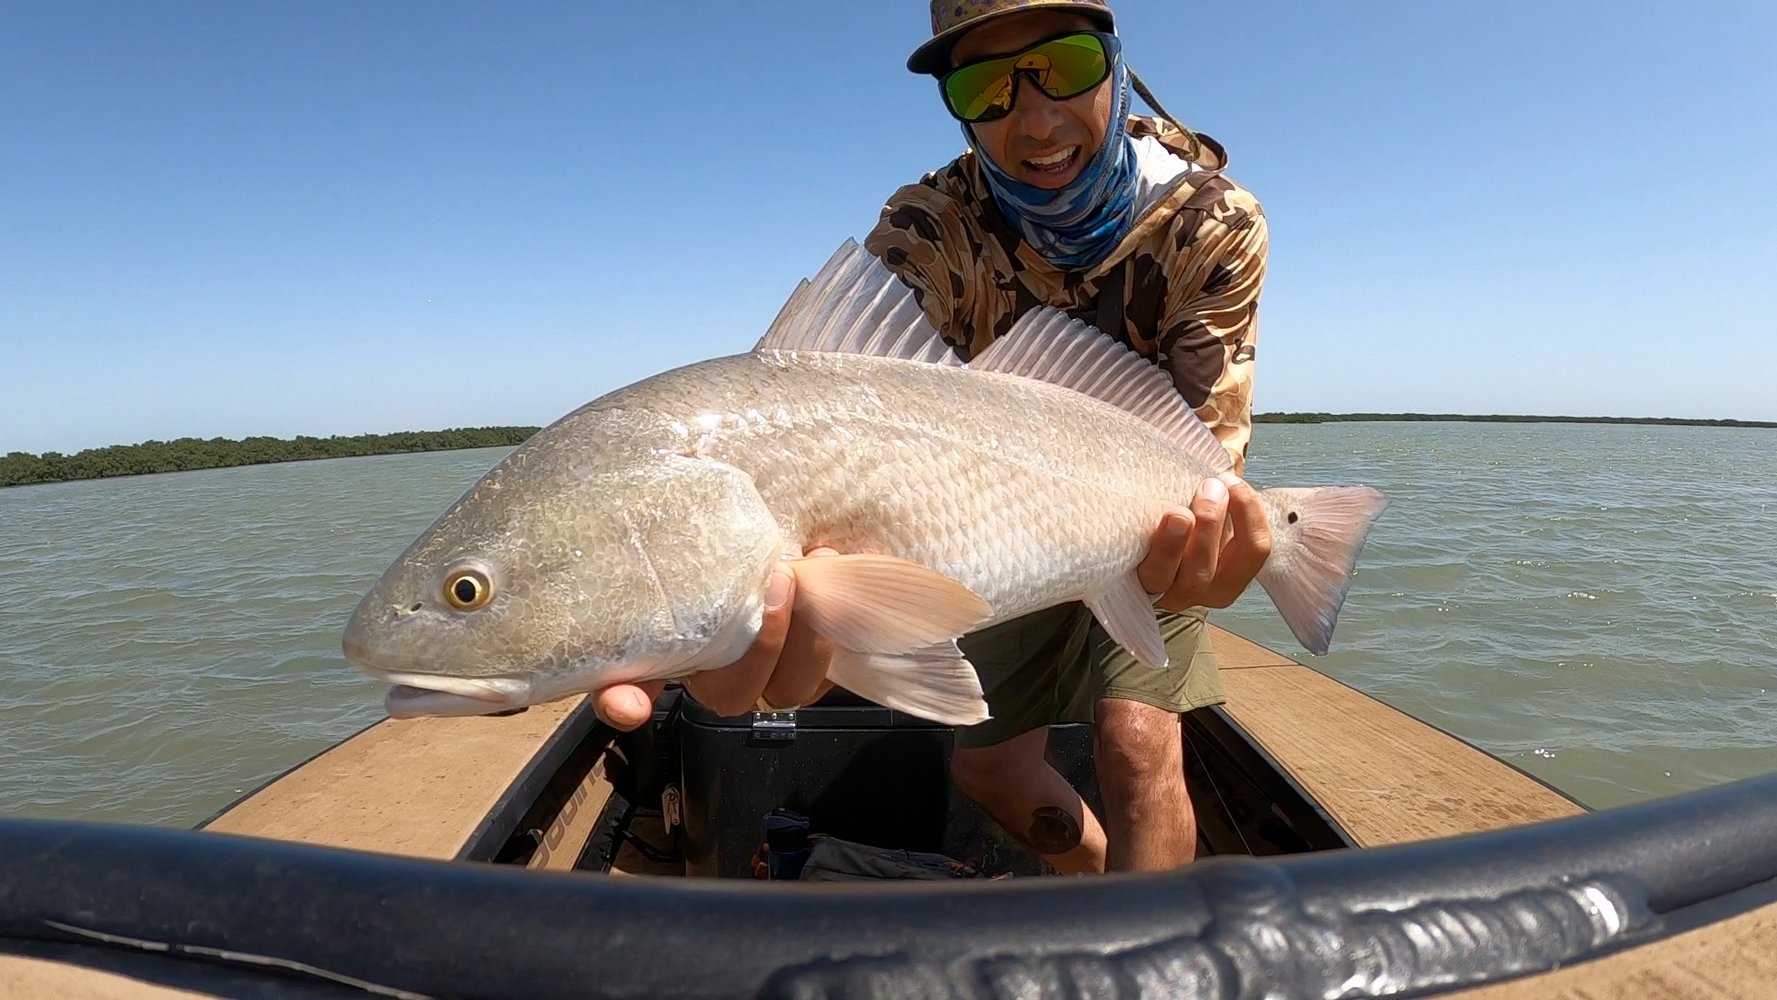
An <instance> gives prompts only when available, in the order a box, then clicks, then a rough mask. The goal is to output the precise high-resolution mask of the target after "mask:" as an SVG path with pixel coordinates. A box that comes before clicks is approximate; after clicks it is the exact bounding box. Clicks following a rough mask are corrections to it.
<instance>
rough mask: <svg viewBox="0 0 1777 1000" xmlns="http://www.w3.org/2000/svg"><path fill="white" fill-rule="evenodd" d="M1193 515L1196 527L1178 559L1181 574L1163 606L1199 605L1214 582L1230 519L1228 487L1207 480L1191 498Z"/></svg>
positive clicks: (1213, 480) (1169, 588)
mask: <svg viewBox="0 0 1777 1000" xmlns="http://www.w3.org/2000/svg"><path fill="white" fill-rule="evenodd" d="M1191 515H1192V517H1193V519H1194V520H1195V522H1196V523H1195V524H1194V525H1193V526H1192V528H1191V537H1190V538H1188V539H1186V540H1185V551H1184V553H1183V554H1182V555H1181V556H1180V557H1179V566H1178V573H1177V574H1176V575H1175V576H1174V577H1173V579H1172V586H1170V587H1168V588H1167V590H1166V596H1165V597H1163V598H1161V603H1162V604H1163V605H1165V606H1166V607H1169V608H1177V607H1181V606H1182V607H1189V606H1191V605H1194V604H1200V603H1202V601H1203V598H1204V595H1205V594H1206V593H1207V592H1208V590H1209V587H1210V584H1211V583H1213V582H1214V581H1215V578H1216V567H1217V565H1218V564H1219V562H1220V555H1221V549H1222V530H1223V527H1224V525H1225V524H1226V522H1227V518H1228V484H1227V483H1224V482H1222V481H1221V480H1220V479H1206V480H1204V481H1203V485H1202V486H1199V487H1198V488H1197V495H1196V496H1195V497H1193V498H1192V499H1191Z"/></svg>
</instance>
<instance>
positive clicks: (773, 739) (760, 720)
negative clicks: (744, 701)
mask: <svg viewBox="0 0 1777 1000" xmlns="http://www.w3.org/2000/svg"><path fill="white" fill-rule="evenodd" d="M752 738H753V741H754V742H756V743H794V742H795V741H796V710H795V709H793V708H792V709H789V710H787V711H783V712H754V713H753V737H752Z"/></svg>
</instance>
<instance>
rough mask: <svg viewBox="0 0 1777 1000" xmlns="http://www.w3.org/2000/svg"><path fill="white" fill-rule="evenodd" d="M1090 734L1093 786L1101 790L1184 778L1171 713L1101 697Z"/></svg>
mask: <svg viewBox="0 0 1777 1000" xmlns="http://www.w3.org/2000/svg"><path fill="white" fill-rule="evenodd" d="M1094 737H1095V742H1096V744H1097V746H1096V747H1095V748H1094V750H1095V756H1096V758H1097V764H1098V772H1099V784H1100V785H1101V786H1105V790H1106V791H1109V792H1113V794H1114V792H1115V791H1118V790H1122V789H1128V788H1136V787H1140V786H1143V785H1151V784H1153V783H1155V782H1158V781H1170V780H1177V781H1183V780H1184V766H1185V758H1184V744H1183V738H1182V736H1181V735H1180V732H1179V717H1178V714H1177V713H1175V712H1171V711H1168V710H1166V709H1163V708H1156V707H1154V706H1152V705H1147V704H1143V703H1141V702H1136V701H1129V700H1126V699H1121V698H1107V699H1104V700H1103V701H1100V702H1099V703H1098V721H1097V724H1096V725H1095V727H1094Z"/></svg>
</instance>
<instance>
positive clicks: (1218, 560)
mask: <svg viewBox="0 0 1777 1000" xmlns="http://www.w3.org/2000/svg"><path fill="white" fill-rule="evenodd" d="M931 6H932V26H933V36H932V38H931V39H930V40H929V41H927V42H926V43H925V44H924V45H922V46H920V48H919V49H918V51H916V52H915V53H914V54H913V56H912V57H911V58H910V59H909V61H908V67H909V69H911V70H913V71H914V72H917V73H924V74H930V75H933V76H935V77H937V78H938V80H939V84H940V87H939V89H940V93H941V96H942V98H943V102H944V106H945V109H946V110H947V111H948V112H949V113H950V114H951V116H952V117H954V118H956V119H957V120H958V121H959V122H961V123H962V129H963V134H964V137H965V138H966V139H967V140H968V143H969V146H970V147H971V149H970V151H969V152H967V153H965V154H963V156H961V157H960V158H959V159H957V160H956V161H954V162H952V163H951V164H949V165H948V166H947V167H945V168H944V169H942V170H940V171H938V172H937V173H935V174H933V175H931V176H929V177H928V178H926V179H925V181H924V182H922V183H921V184H916V185H910V186H909V187H906V188H903V189H902V190H900V191H898V192H896V193H895V195H894V196H893V197H892V198H891V199H890V201H889V203H888V205H887V207H886V208H885V209H884V211H883V213H882V220H881V222H880V223H879V225H878V226H877V227H876V229H875V231H873V232H872V233H871V234H870V236H869V238H868V240H867V241H866V243H865V246H866V247H867V248H868V249H869V251H870V252H871V253H872V254H874V255H875V256H877V257H879V258H881V259H882V260H883V261H884V262H885V263H886V264H887V265H888V266H889V268H890V269H891V270H893V271H894V272H895V274H896V275H897V276H898V277H899V278H900V279H901V280H902V281H904V282H905V283H907V284H908V285H910V286H911V287H912V288H913V289H914V290H915V293H916V295H917V297H918V300H919V302H920V305H921V307H922V308H923V310H924V312H925V314H926V316H927V317H928V318H929V319H930V320H931V322H932V325H933V326H934V327H936V328H937V330H938V331H939V332H940V333H941V334H942V335H943V337H944V338H945V340H946V341H947V342H949V343H950V344H951V345H952V346H953V348H954V349H955V351H956V352H957V354H958V355H959V356H961V357H963V358H965V359H966V358H968V357H970V356H972V355H974V354H977V353H979V352H980V351H981V350H983V349H984V348H985V347H986V346H987V345H988V344H989V343H991V342H992V341H993V340H994V339H995V338H996V337H997V336H998V335H1000V334H1003V333H1004V332H1005V331H1006V330H1007V329H1008V328H1009V327H1010V326H1011V325H1012V323H1013V321H1014V320H1015V319H1017V318H1018V317H1019V316H1020V315H1021V314H1023V313H1024V312H1025V311H1026V310H1028V309H1029V308H1031V307H1033V306H1036V305H1039V304H1041V305H1049V306H1054V307H1057V308H1060V309H1063V310H1065V311H1066V312H1068V313H1070V314H1072V315H1074V316H1077V317H1079V318H1081V319H1084V320H1086V321H1087V322H1090V323H1093V324H1094V325H1096V326H1097V327H1098V328H1099V329H1101V330H1104V331H1107V332H1111V333H1112V334H1113V335H1114V336H1117V338H1118V339H1119V340H1122V341H1124V342H1126V343H1128V344H1129V345H1131V346H1132V347H1134V348H1135V349H1136V350H1137V352H1139V353H1140V354H1141V355H1142V356H1143V357H1145V358H1148V359H1150V360H1152V361H1153V362H1154V363H1156V364H1158V365H1160V366H1161V367H1162V368H1163V369H1164V370H1165V371H1166V372H1167V373H1168V374H1169V375H1170V376H1171V378H1172V380H1173V382H1174V384H1175V385H1176V386H1177V388H1178V391H1179V393H1180V394H1181V395H1182V396H1183V397H1184V398H1185V399H1186V400H1187V401H1188V402H1189V404H1190V405H1191V406H1192V407H1194V408H1195V410H1196V412H1197V413H1198V415H1199V416H1201V417H1202V418H1203V419H1204V421H1205V423H1207V424H1208V426H1209V427H1210V428H1211V429H1212V430H1213V431H1214V432H1215V434H1216V436H1217V438H1218V439H1219V440H1220V441H1221V443H1222V445H1223V446H1224V447H1225V448H1226V449H1227V450H1228V452H1229V455H1230V456H1231V458H1232V460H1233V463H1234V468H1235V469H1236V470H1238V469H1239V468H1240V467H1241V466H1242V464H1243V460H1244V452H1245V448H1246V443H1247V440H1248V436H1249V434H1250V429H1251V422H1250V417H1251V398H1252V395H1251V392H1252V368H1253V366H1252V359H1253V347H1254V340H1255V336H1256V324H1255V315H1256V310H1257V302H1258V298H1259V291H1260V285H1261V283H1262V281H1263V278H1264V272H1265V259H1266V226H1265V219H1264V216H1263V213H1262V212H1261V210H1260V208H1259V205H1258V203H1257V202H1256V201H1255V200H1254V199H1253V197H1252V195H1250V194H1249V193H1248V192H1246V191H1245V190H1244V189H1242V188H1240V187H1239V186H1238V185H1236V184H1234V183H1233V182H1232V181H1230V180H1229V179H1228V178H1227V177H1226V175H1224V174H1223V173H1222V169H1221V168H1222V165H1223V163H1224V159H1225V157H1224V154H1223V151H1222V150H1221V148H1220V147H1219V146H1217V145H1216V144H1215V143H1214V142H1213V141H1212V140H1208V139H1206V138H1204V137H1202V136H1198V135H1195V134H1193V133H1192V132H1191V131H1190V130H1188V129H1186V128H1184V127H1182V126H1180V125H1178V124H1176V123H1174V122H1172V121H1170V120H1169V119H1160V120H1157V119H1152V118H1143V117H1135V116H1132V115H1130V114H1129V102H1130V89H1131V88H1130V81H1129V74H1128V69H1127V67H1126V66H1125V65H1124V62H1123V58H1122V54H1121V46H1120V44H1119V41H1118V39H1117V37H1116V35H1115V34H1113V31H1114V23H1113V16H1112V13H1111V11H1110V10H1109V9H1108V8H1107V7H1106V5H1105V4H1104V3H1102V2H1099V0H1080V2H1073V0H964V2H959V0H933V3H932V5H931ZM1113 122H1116V123H1118V124H1120V125H1121V124H1123V123H1127V125H1126V128H1122V129H1117V130H1113V129H1111V128H1110V125H1111V123H1113ZM993 419H994V417H993V415H992V414H983V415H981V423H982V424H983V425H984V426H987V425H991V424H992V422H993ZM1270 545H1271V541H1270V534H1269V531H1268V528H1267V526H1266V521H1265V515H1264V510H1263V506H1262V504H1261V502H1260V499H1259V497H1258V494H1257V493H1256V492H1255V491H1254V490H1253V489H1252V487H1250V486H1248V485H1246V484H1245V483H1244V482H1242V481H1241V480H1240V479H1239V478H1238V477H1237V476H1236V475H1235V474H1233V473H1224V474H1223V476H1222V477H1220V478H1209V479H1206V480H1205V481H1204V483H1203V486H1202V487H1201V488H1200V489H1199V490H1198V493H1197V496H1196V498H1195V500H1194V501H1193V502H1192V503H1191V504H1190V505H1189V506H1181V507H1179V508H1177V509H1174V510H1172V511H1170V512H1168V513H1167V514H1166V516H1165V517H1164V519H1163V520H1162V522H1161V523H1160V524H1159V525H1158V526H1157V530H1156V531H1155V533H1154V536H1153V538H1152V541H1151V543H1150V546H1149V550H1148V553H1147V557H1146V559H1145V560H1144V561H1143V562H1142V564H1141V567H1140V576H1141V581H1142V585H1143V586H1144V587H1145V588H1146V589H1147V590H1148V592H1149V593H1150V594H1158V595H1160V596H1159V599H1158V600H1157V601H1156V602H1155V603H1156V605H1157V607H1158V608H1159V609H1161V614H1160V618H1161V621H1162V628H1163V631H1164V633H1165V635H1166V639H1167V643H1166V645H1167V651H1168V653H1169V659H1170V666H1169V667H1168V668H1167V669H1165V670H1163V671H1155V670H1153V669H1151V668H1149V667H1147V666H1145V665H1143V664H1141V663H1139V662H1136V660H1135V659H1134V658H1133V657H1131V656H1130V655H1129V654H1128V653H1126V652H1124V651H1123V650H1122V649H1120V648H1118V647H1117V646H1116V644H1114V643H1112V642H1110V641H1109V640H1108V639H1107V638H1105V636H1104V635H1103V633H1102V631H1101V630H1099V629H1097V628H1093V627H1091V626H1092V621H1093V619H1092V616H1091V614H1090V613H1089V612H1087V611H1086V609H1085V608H1084V607H1083V606H1082V605H1081V604H1079V603H1077V602H1076V603H1070V604H1068V605H1063V606H1061V607H1058V608H1053V609H1049V610H1046V611H1040V612H1036V613H1034V614H1032V615H1028V616H1026V617H1024V618H1020V619H1018V620H1015V621H1012V622H1007V623H1003V624H1001V625H998V626H995V627H993V628H991V629H988V630H985V631H984V632H982V633H978V634H976V635H973V636H970V637H968V638H967V639H965V640H963V641H962V642H961V644H960V645H961V646H962V649H963V651H964V652H965V653H966V654H967V655H968V657H969V660H970V661H971V662H972V663H974V665H975V667H976V669H977V671H978V672H979V673H980V675H981V680H982V684H983V685H984V686H985V687H986V689H987V694H986V697H987V701H988V704H989V706H990V708H991V710H992V712H993V716H994V717H993V718H992V719H990V720H988V721H987V722H984V723H980V724H978V725H975V726H972V727H967V728H962V729H959V730H958V741H957V743H958V749H957V752H956V755H955V760H954V763H953V774H954V777H955V779H956V781H957V782H958V784H959V786H960V787H961V788H962V790H963V791H964V793H965V794H967V795H969V796H970V797H971V798H972V799H974V800H975V801H976V802H978V803H979V804H980V805H981V806H982V807H983V808H985V809H986V810H987V811H988V812H989V813H990V814H991V815H993V817H994V818H995V819H996V820H997V821H998V822H999V823H1000V824H1001V825H1002V826H1003V827H1005V829H1006V830H1008V831H1009V832H1011V833H1012V834H1013V835H1015V836H1018V837H1019V838H1020V840H1022V841H1023V842H1024V843H1025V844H1026V846H1028V847H1030V848H1032V849H1033V850H1035V851H1036V852H1037V853H1039V854H1041V855H1042V856H1043V857H1044V858H1045V859H1046V860H1048V861H1049V862H1050V863H1051V864H1052V865H1054V866H1055V867H1056V868H1057V869H1059V870H1061V871H1064V872H1092V871H1105V870H1107V869H1111V870H1114V869H1157V868H1167V867H1173V866H1176V865H1180V864H1184V863H1186V862H1189V861H1190V860H1192V858H1193V856H1194V853H1195V848H1196V829H1195V822H1194V820H1193V818H1192V809H1191V803H1190V799H1189V797H1188V796H1187V794H1186V789H1185V781H1184V759H1183V747H1182V745H1181V738H1180V733H1179V719H1178V716H1179V713H1181V712H1185V711H1189V710H1191V709H1194V708H1200V707H1203V706H1206V705H1212V704H1218V703H1220V702H1221V701H1222V700H1223V695H1222V690H1221V683H1220V680H1219V679H1218V677H1217V672H1216V662H1215V657H1214V654H1213V652H1212V651H1211V650H1210V649H1209V643H1208V640H1207V636H1206V635H1205V627H1204V618H1203V613H1202V610H1201V609H1202V608H1204V607H1226V606H1227V605H1229V604H1231V603H1232V602H1233V601H1234V599H1235V598H1236V597H1238V596H1239V595H1240V593H1241V592H1242V591H1243V590H1244V589H1245V588H1246V586H1247V584H1248V583H1249V582H1250V581H1251V580H1252V579H1253V576H1254V574H1255V573H1256V572H1257V571H1258V569H1259V567H1260V565H1261V564H1263V563H1264V561H1265V558H1266V555H1267V554H1268V553H1269V551H1270ZM794 592H795V578H794V575H793V574H792V573H791V572H790V571H789V570H788V568H787V567H786V568H784V569H781V570H779V571H778V572H776V573H774V574H773V577H772V580H771V592H770V594H769V596H768V598H767V613H766V615H765V621H764V626H763V628H762V630H761V633H760V635H759V638H758V639H757V641H756V642H755V643H754V645H753V646H752V648H751V649H750V650H749V651H748V653H747V654H746V655H745V656H743V657H742V658H741V660H740V661H739V662H737V663H736V664H734V665H733V666H732V667H729V668H727V669H724V670H716V671H710V672H705V673H701V674H697V675H694V676H692V677H690V678H688V679H687V681H686V683H687V686H688V687H689V688H690V690H691V691H692V693H693V694H695V695H696V696H697V697H699V698H700V699H701V700H703V701H704V702H706V703H707V704H709V705H710V706H711V707H713V708H715V709H716V710H718V711H723V712H728V713H733V714H739V713H741V712H744V711H746V710H748V709H751V708H753V707H755V703H758V704H759V705H761V706H771V705H783V706H791V705H799V704H806V703H808V702H811V701H813V700H814V699H815V698H816V697H818V696H819V694H820V693H821V692H822V691H823V690H824V687H825V686H826V684H827V682H826V672H827V670H826V668H827V655H828V650H827V649H826V647H825V644H824V643H823V642H822V641H821V640H820V638H819V637H818V636H816V635H815V634H814V633H813V632H812V631H811V630H810V629H809V628H808V627H807V626H806V625H805V624H804V623H802V622H800V621H798V620H797V619H795V618H794V617H793V616H792V615H791V614H790V611H789V609H790V607H791V604H792V602H793V597H794ZM648 704H649V698H648V697H647V694H646V693H644V692H643V691H641V690H638V689H635V688H630V687H622V688H617V689H610V690H607V691H605V692H604V694H603V695H602V696H601V699H600V701H599V707H600V710H601V712H602V714H603V715H604V716H605V717H606V718H607V719H609V720H611V721H614V722H617V723H618V724H620V725H624V726H635V725H639V724H641V723H642V722H643V721H644V720H645V719H646V718H647V717H648ZM1066 721H1079V722H1088V721H1090V722H1094V723H1095V724H1096V725H1095V732H1096V737H1097V740H1096V746H1095V756H1096V759H1097V767H1098V774H1099V784H1100V787H1101V790H1102V793H1103V796H1104V802H1105V809H1106V815H1105V816H1104V819H1103V825H1102V826H1101V825H1100V823H1099V822H1098V820H1097V819H1096V818H1095V817H1094V816H1093V815H1092V812H1091V811H1090V810H1089V809H1087V808H1086V806H1085V803H1084V802H1083V801H1082V800H1081V798H1080V796H1079V794H1078V793H1077V792H1076V791H1075V790H1074V789H1073V788H1072V787H1070V786H1069V784H1068V783H1067V781H1066V780H1065V779H1063V778H1062V776H1061V775H1060V774H1059V773H1057V772H1056V771H1055V770H1054V769H1053V768H1051V767H1050V766H1049V765H1048V764H1047V763H1046V762H1045V760H1044V748H1045V745H1046V738H1047V727H1048V725H1050V724H1052V723H1058V722H1066Z"/></svg>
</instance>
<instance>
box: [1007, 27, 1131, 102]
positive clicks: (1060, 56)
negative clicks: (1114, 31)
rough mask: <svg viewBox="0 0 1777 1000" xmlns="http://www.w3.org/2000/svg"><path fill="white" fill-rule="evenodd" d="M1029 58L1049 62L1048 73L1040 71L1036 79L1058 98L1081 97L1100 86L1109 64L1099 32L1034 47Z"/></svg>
mask: <svg viewBox="0 0 1777 1000" xmlns="http://www.w3.org/2000/svg"><path fill="white" fill-rule="evenodd" d="M1026 58H1027V59H1031V60H1033V61H1041V62H1042V63H1044V64H1045V65H1046V68H1047V72H1043V73H1039V74H1037V81H1038V83H1039V84H1041V85H1042V88H1043V90H1044V92H1045V93H1047V94H1048V95H1049V96H1050V97H1053V98H1055V99H1056V100H1065V99H1067V98H1069V97H1078V96H1079V95H1081V94H1084V93H1085V92H1086V91H1088V90H1091V89H1092V88H1093V87H1096V86H1098V85H1099V84H1100V83H1102V82H1104V78H1105V75H1106V71H1107V70H1108V68H1109V66H1110V62H1109V60H1107V59H1106V58H1105V53H1104V43H1103V42H1101V41H1099V39H1098V36H1097V35H1069V36H1068V37H1066V38H1057V39H1055V40H1054V41H1052V42H1045V43H1043V44H1042V45H1040V46H1038V47H1037V48H1035V49H1033V50H1031V52H1030V54H1029V55H1028V56H1027V57H1026Z"/></svg>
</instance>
